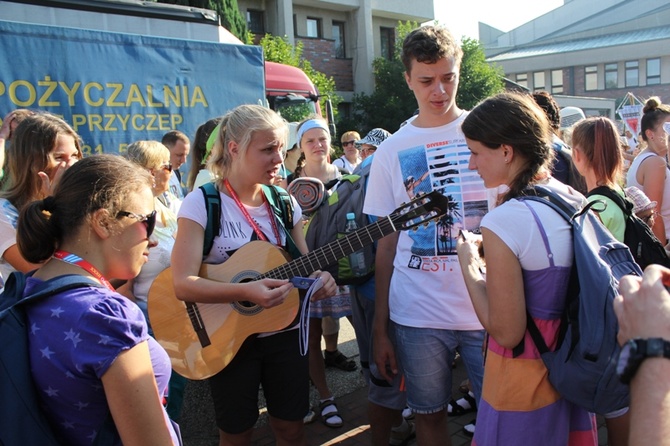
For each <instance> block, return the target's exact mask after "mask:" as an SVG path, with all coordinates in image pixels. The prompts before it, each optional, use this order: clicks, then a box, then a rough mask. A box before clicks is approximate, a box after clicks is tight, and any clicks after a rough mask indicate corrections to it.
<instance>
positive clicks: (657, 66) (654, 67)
mask: <svg viewBox="0 0 670 446" xmlns="http://www.w3.org/2000/svg"><path fill="white" fill-rule="evenodd" d="M660 83H661V59H647V85H656V84H660Z"/></svg>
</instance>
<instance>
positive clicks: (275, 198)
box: [263, 185, 294, 231]
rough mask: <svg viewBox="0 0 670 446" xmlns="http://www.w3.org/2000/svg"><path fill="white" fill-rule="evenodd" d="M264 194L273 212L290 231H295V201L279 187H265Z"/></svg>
mask: <svg viewBox="0 0 670 446" xmlns="http://www.w3.org/2000/svg"><path fill="white" fill-rule="evenodd" d="M263 193H264V194H265V198H267V200H268V202H269V203H270V206H272V209H273V211H274V212H275V214H276V215H277V217H279V219H280V220H281V221H282V223H283V224H284V227H285V228H286V229H288V230H289V231H290V230H291V229H293V211H294V209H293V201H292V200H291V196H290V195H289V193H288V192H286V190H284V189H282V188H281V187H279V186H266V185H263Z"/></svg>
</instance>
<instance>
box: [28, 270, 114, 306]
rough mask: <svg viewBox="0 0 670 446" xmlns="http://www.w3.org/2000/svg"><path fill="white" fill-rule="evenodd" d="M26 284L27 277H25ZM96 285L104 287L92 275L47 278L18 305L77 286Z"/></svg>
mask: <svg viewBox="0 0 670 446" xmlns="http://www.w3.org/2000/svg"><path fill="white" fill-rule="evenodd" d="M24 286H25V278H24ZM89 286H90V287H96V288H102V285H101V284H100V283H99V282H96V281H95V280H94V279H92V278H91V277H87V276H82V275H79V274H67V275H65V276H58V277H55V278H53V279H50V280H47V281H45V282H44V283H42V284H40V285H38V286H37V287H36V288H35V290H33V291H34V292H33V293H32V294H29V295H27V296H25V297H23V298H19V299H20V300H19V301H18V302H17V305H22V306H24V305H28V304H32V303H34V302H37V301H38V300H41V299H44V298H45V297H49V296H53V295H54V294H58V293H61V292H63V291H68V290H73V289H75V288H83V287H89ZM15 292H20V293H22V292H23V289H21V290H18V289H15Z"/></svg>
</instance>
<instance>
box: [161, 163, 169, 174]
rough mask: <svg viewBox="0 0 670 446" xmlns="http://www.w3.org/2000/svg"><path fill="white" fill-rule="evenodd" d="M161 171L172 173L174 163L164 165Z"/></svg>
mask: <svg viewBox="0 0 670 446" xmlns="http://www.w3.org/2000/svg"><path fill="white" fill-rule="evenodd" d="M161 169H163V170H167V171H168V172H172V163H167V164H163V165H162V166H161Z"/></svg>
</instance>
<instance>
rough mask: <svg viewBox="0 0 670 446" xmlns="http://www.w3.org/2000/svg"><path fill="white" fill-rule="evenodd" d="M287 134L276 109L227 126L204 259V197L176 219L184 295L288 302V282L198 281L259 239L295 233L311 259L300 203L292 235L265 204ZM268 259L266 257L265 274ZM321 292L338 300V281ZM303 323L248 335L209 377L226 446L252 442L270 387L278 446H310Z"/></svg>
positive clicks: (218, 146)
mask: <svg viewBox="0 0 670 446" xmlns="http://www.w3.org/2000/svg"><path fill="white" fill-rule="evenodd" d="M287 137H288V127H287V125H286V122H285V121H284V120H283V119H282V118H281V117H280V116H279V115H278V114H277V113H276V112H274V111H273V110H270V109H268V108H265V107H261V106H259V105H241V106H239V107H237V108H235V109H233V110H231V111H230V112H228V114H226V115H225V116H224V117H223V119H222V120H221V124H220V128H219V130H218V132H217V134H216V142H215V143H214V148H213V149H212V155H211V157H210V158H209V161H208V163H207V167H208V169H209V170H211V171H212V173H213V174H214V176H215V178H216V187H217V189H218V191H219V195H220V199H221V231H220V232H219V234H218V235H217V236H215V237H214V240H213V245H212V248H211V250H210V251H209V253H208V254H207V255H205V256H204V257H203V245H204V240H205V227H206V226H207V207H206V205H205V198H204V196H203V194H202V193H200V191H194V192H192V193H190V194H188V195H187V196H186V198H184V201H183V202H182V205H181V209H180V210H179V215H178V220H177V223H178V227H179V230H178V231H177V240H176V242H175V246H174V249H173V251H172V275H173V281H174V290H175V293H176V295H177V297H178V298H179V299H182V300H185V301H196V302H203V303H212V304H214V303H221V304H225V303H232V302H236V301H248V302H251V303H253V304H256V305H258V306H259V307H262V308H272V307H276V306H277V305H280V304H282V303H283V302H284V301H285V299H286V298H287V297H288V295H289V292H291V290H292V288H293V286H292V285H291V283H290V282H288V281H286V280H279V279H271V278H264V279H260V280H253V281H248V282H237V283H226V282H219V281H216V280H212V279H207V278H204V277H200V276H199V272H200V269H201V267H202V265H203V263H208V264H221V263H225V262H228V261H231V264H232V262H234V260H231V259H232V257H231V256H233V255H234V253H235V252H236V251H237V250H238V249H240V248H242V247H243V246H244V245H246V244H247V243H249V242H251V241H256V240H264V241H266V242H269V243H271V244H273V245H276V246H281V247H284V246H287V244H288V237H291V238H293V241H294V243H295V246H296V247H297V248H298V249H299V250H300V252H302V253H303V254H304V253H306V252H307V244H306V243H305V237H304V235H303V229H302V222H301V214H302V213H301V210H300V207H299V206H298V205H297V203H295V202H294V208H295V211H294V214H293V222H294V227H293V229H292V230H290V231H288V230H285V229H284V226H283V225H282V224H281V221H280V219H279V218H277V216H276V215H275V214H274V212H273V210H272V206H271V205H270V203H269V202H268V201H267V200H266V199H265V194H264V192H263V185H271V184H272V183H273V182H274V181H275V179H276V177H277V175H278V173H279V170H280V168H281V165H282V161H283V148H284V146H285V145H286V141H287ZM264 262H267V259H265V258H264V256H261V258H259V259H258V268H259V269H262V267H263V265H265V263H264ZM314 275H316V276H319V277H321V279H322V281H323V287H322V288H321V289H320V290H319V291H318V292H317V293H315V295H314V296H313V298H314V299H320V298H324V297H328V296H332V295H333V294H335V290H336V286H335V281H334V280H333V278H332V276H331V275H330V274H328V273H325V272H323V273H322V272H316V273H315V274H314ZM298 341H299V330H298V325H297V324H294V325H291V326H289V327H287V328H285V329H283V330H279V331H272V332H271V333H261V334H260V335H258V336H256V337H249V338H248V339H247V340H246V341H245V342H244V344H243V345H242V346H241V347H240V349H239V351H238V352H237V353H236V354H235V357H234V358H233V359H232V361H231V362H230V363H229V364H228V365H227V366H226V367H225V368H223V370H221V371H220V372H219V373H217V374H215V375H213V376H212V377H211V378H209V384H210V388H211V392H212V399H213V400H214V408H215V411H216V421H217V426H218V428H219V439H220V440H219V444H220V445H249V444H251V439H252V435H253V427H254V425H255V424H256V420H257V419H258V415H259V414H258V391H259V388H260V386H261V385H262V388H263V393H264V395H265V398H266V401H267V407H268V414H269V417H270V425H271V426H272V429H273V431H274V434H275V436H276V440H277V445H279V446H289V445H291V446H300V445H305V444H306V443H305V437H304V426H303V417H304V415H305V414H306V413H307V411H308V408H309V375H308V367H307V357H306V356H301V354H300V348H299V342H298Z"/></svg>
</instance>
